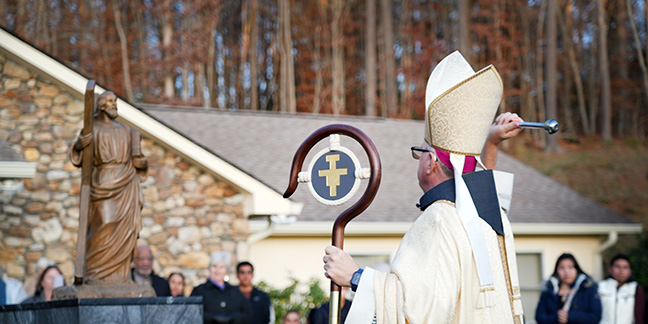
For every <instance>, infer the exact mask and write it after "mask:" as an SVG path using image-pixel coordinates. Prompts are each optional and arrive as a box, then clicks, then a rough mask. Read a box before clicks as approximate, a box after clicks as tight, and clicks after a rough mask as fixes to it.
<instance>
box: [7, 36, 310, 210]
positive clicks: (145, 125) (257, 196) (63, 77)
mask: <svg viewBox="0 0 648 324" xmlns="http://www.w3.org/2000/svg"><path fill="white" fill-rule="evenodd" d="M0 47H3V48H4V49H5V50H6V51H7V52H9V53H11V54H12V55H15V56H16V57H17V58H19V59H21V60H23V61H25V62H26V63H27V64H30V65H32V66H33V67H34V68H36V69H38V70H40V71H42V72H43V73H46V74H48V75H49V76H50V77H52V78H53V79H55V80H57V81H58V82H61V84H63V85H64V86H67V87H69V88H70V89H72V90H73V91H76V92H78V93H79V94H81V95H83V93H85V86H86V83H87V82H88V80H87V79H86V78H85V77H83V76H82V75H80V74H79V73H77V72H75V71H73V70H71V69H70V68H68V67H66V66H65V65H63V64H61V63H60V62H58V61H56V60H55V59H53V58H51V57H49V56H47V55H45V54H44V53H43V52H41V51H39V50H37V49H35V48H34V47H32V46H31V45H29V44H27V43H25V42H23V41H22V40H20V39H18V38H16V37H15V36H13V35H11V34H10V33H8V32H6V31H5V30H2V29H0ZM95 91H96V92H103V91H104V89H103V88H101V87H99V86H97V87H96V89H95ZM118 102H119V103H118V109H119V115H120V117H121V118H123V119H124V120H125V121H126V122H127V123H129V124H132V125H133V126H135V127H137V128H140V129H141V130H142V131H143V132H145V133H147V134H149V135H151V136H153V137H155V138H157V139H158V140H159V141H160V142H163V143H166V144H167V145H169V146H170V147H171V148H172V149H174V150H176V151H178V152H179V153H180V154H182V155H184V156H186V157H187V158H189V159H191V160H194V161H195V162H196V163H199V164H201V165H203V166H204V167H205V168H207V169H209V170H211V171H212V172H214V173H216V174H219V175H221V176H222V177H223V178H226V180H227V181H229V182H231V183H232V184H233V185H234V186H235V187H238V188H240V189H241V190H242V191H245V192H247V193H249V194H250V196H251V206H250V207H251V208H250V210H249V214H266V215H273V214H287V215H295V214H299V213H301V209H302V204H300V203H295V202H292V201H290V200H288V199H284V198H283V197H282V196H281V194H280V193H278V192H277V191H275V190H274V189H272V188H270V187H268V186H267V185H265V184H263V183H262V182H260V181H258V180H257V179H255V178H254V177H252V176H250V175H249V174H247V173H245V172H243V171H241V170H239V169H238V168H236V167H234V166H233V165H231V164H229V163H227V162H226V161H224V160H222V159H220V158H219V157H217V156H216V155H214V154H212V153H211V152H209V151H207V150H205V149H204V148H202V147H200V146H199V145H196V143H194V142H192V141H190V140H189V139H187V138H186V137H184V136H182V135H180V134H178V133H177V132H175V131H173V130H172V129H170V128H168V127H166V126H165V125H163V124H162V123H160V122H158V121H157V120H155V119H154V118H152V117H151V116H149V115H147V114H145V113H143V112H142V111H140V110H139V109H137V108H135V107H133V106H131V105H130V104H129V103H127V102H125V101H123V100H121V99H119V100H118Z"/></svg>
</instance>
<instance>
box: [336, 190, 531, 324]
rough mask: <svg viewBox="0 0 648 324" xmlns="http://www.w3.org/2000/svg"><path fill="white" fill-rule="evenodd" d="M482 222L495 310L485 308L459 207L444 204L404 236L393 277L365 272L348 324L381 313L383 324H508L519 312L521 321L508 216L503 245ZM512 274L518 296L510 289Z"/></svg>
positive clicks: (379, 318) (359, 323)
mask: <svg viewBox="0 0 648 324" xmlns="http://www.w3.org/2000/svg"><path fill="white" fill-rule="evenodd" d="M480 221H481V225H482V226H481V227H482V231H483V232H484V237H485V240H486V245H487V248H488V257H489V260H490V265H491V268H492V274H493V279H494V286H495V291H494V295H493V298H494V306H492V307H483V306H480V303H479V297H480V286H481V285H480V281H479V277H478V274H477V266H476V264H475V261H474V258H473V252H472V249H471V245H470V241H469V238H468V235H467V234H466V231H465V229H464V227H463V225H462V223H461V220H460V218H459V215H458V214H457V211H456V208H455V205H454V204H453V203H451V202H448V201H445V200H439V201H436V202H435V203H433V204H431V205H430V206H429V207H427V209H425V211H424V212H423V214H422V215H421V216H419V218H418V219H417V220H416V222H415V223H414V224H413V225H412V227H411V228H410V229H409V231H408V232H407V233H406V234H405V236H404V237H403V240H402V241H401V245H400V247H399V249H398V252H397V253H396V256H395V257H394V260H393V262H392V265H391V267H392V268H391V273H389V274H387V273H384V272H379V271H374V270H373V269H371V268H366V269H365V271H364V272H363V274H362V277H361V279H360V284H359V285H358V289H357V292H356V295H355V298H354V301H353V304H352V306H351V309H350V311H349V315H348V317H347V320H346V323H347V324H364V323H371V322H372V320H374V314H375V322H377V323H379V324H380V323H398V324H406V323H411V324H423V323H466V324H469V323H470V324H473V323H493V324H506V323H514V314H513V313H514V309H515V314H516V315H517V317H518V319H519V321H520V322H521V317H522V308H521V301H520V300H519V286H518V280H517V268H516V262H515V249H514V248H513V236H512V232H511V228H510V223H509V221H508V218H507V217H506V216H505V215H504V214H503V213H502V222H503V226H504V232H505V241H506V244H505V246H501V247H500V244H499V243H498V237H497V234H496V233H495V231H494V230H493V229H492V228H491V227H490V225H488V223H486V222H485V221H484V220H482V219H481V218H480ZM511 254H512V255H511ZM506 258H508V260H507V259H506ZM509 273H510V277H511V282H512V284H511V286H512V287H513V288H512V294H511V293H509V288H508V286H507V280H509V279H508V278H509V276H508V275H507V274H509ZM513 301H515V302H513Z"/></svg>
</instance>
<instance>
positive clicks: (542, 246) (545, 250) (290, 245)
mask: <svg viewBox="0 0 648 324" xmlns="http://www.w3.org/2000/svg"><path fill="white" fill-rule="evenodd" d="M400 239H401V238H400V237H385V238H377V237H374V238H371V237H347V238H346V239H345V241H344V245H345V250H346V251H347V252H349V253H351V254H389V255H390V256H391V257H393V256H394V254H395V253H396V251H397V250H398V245H399V243H400ZM600 241H601V238H600V237H597V236H517V237H516V240H515V244H516V250H517V251H518V253H538V254H540V257H541V260H540V262H541V268H542V277H543V280H544V279H546V278H548V277H549V275H551V273H552V272H553V268H554V265H555V262H556V259H557V258H558V256H560V254H562V253H564V252H569V253H572V254H573V255H574V256H575V257H576V259H577V260H578V262H579V264H580V266H581V268H582V269H583V271H585V272H587V273H588V274H592V275H593V274H594V273H595V272H596V271H595V268H596V264H595V254H596V251H597V247H598V245H599V244H600ZM329 244H331V239H330V238H329V237H318V236H316V237H310V238H304V237H270V238H267V239H265V240H262V241H260V242H257V243H254V244H252V245H251V246H250V252H249V259H250V261H251V262H252V263H253V264H254V265H255V281H257V282H258V281H261V280H263V281H266V282H268V283H270V284H271V285H273V286H278V287H281V286H282V285H287V284H288V283H289V282H290V281H289V278H290V276H291V275H292V276H294V277H295V278H297V279H300V280H307V279H310V278H317V279H320V280H322V281H324V280H326V278H325V277H324V270H323V263H322V257H323V255H324V247H326V246H327V245H329ZM597 279H599V278H597Z"/></svg>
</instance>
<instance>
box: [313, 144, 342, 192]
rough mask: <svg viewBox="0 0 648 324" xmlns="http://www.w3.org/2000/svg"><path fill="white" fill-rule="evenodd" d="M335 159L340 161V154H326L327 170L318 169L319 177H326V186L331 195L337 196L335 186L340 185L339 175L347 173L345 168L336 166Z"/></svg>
mask: <svg viewBox="0 0 648 324" xmlns="http://www.w3.org/2000/svg"><path fill="white" fill-rule="evenodd" d="M337 161H340V154H331V155H327V156H326V162H328V163H329V169H328V170H319V176H320V177H326V186H327V187H329V193H330V195H331V197H335V196H337V187H338V186H339V185H340V176H343V175H346V174H347V168H341V169H338V168H337Z"/></svg>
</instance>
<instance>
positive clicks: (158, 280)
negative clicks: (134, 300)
mask: <svg viewBox="0 0 648 324" xmlns="http://www.w3.org/2000/svg"><path fill="white" fill-rule="evenodd" d="M133 263H134V264H135V268H132V269H131V279H132V280H133V281H135V282H136V283H139V284H149V285H151V287H153V290H155V294H156V295H157V296H158V297H163V296H171V289H169V282H168V281H166V279H164V278H162V277H160V276H158V275H156V274H155V272H153V252H152V251H151V247H149V246H148V245H140V246H138V247H137V250H136V251H135V259H134V260H133Z"/></svg>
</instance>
